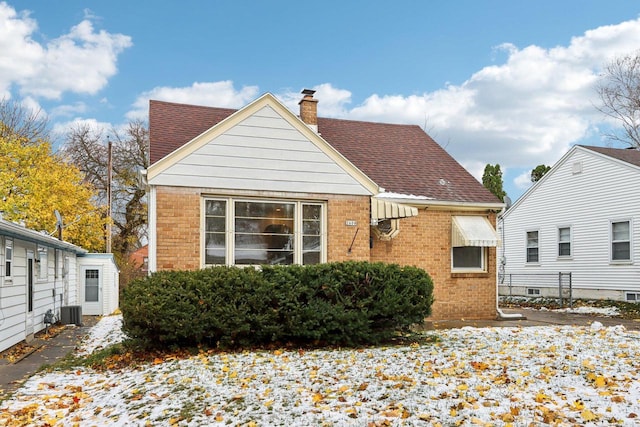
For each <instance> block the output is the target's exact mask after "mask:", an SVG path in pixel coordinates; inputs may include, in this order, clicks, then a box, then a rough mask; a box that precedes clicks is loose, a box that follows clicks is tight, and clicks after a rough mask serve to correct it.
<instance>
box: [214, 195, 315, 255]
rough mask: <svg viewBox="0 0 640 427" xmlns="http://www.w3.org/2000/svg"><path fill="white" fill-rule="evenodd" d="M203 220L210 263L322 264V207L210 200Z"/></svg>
mask: <svg viewBox="0 0 640 427" xmlns="http://www.w3.org/2000/svg"><path fill="white" fill-rule="evenodd" d="M204 220H205V224H204V230H205V231H204V248H205V254H204V261H205V264H206V265H215V264H229V265H260V264H294V263H295V264H317V263H319V262H322V258H323V253H324V243H323V238H322V236H323V232H322V230H323V228H324V223H323V205H322V204H318V203H305V202H297V201H261V200H234V199H231V198H229V199H207V200H205V206H204Z"/></svg>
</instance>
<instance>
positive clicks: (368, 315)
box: [121, 262, 433, 347]
mask: <svg viewBox="0 0 640 427" xmlns="http://www.w3.org/2000/svg"><path fill="white" fill-rule="evenodd" d="M432 303H433V283H432V281H431V278H430V277H429V275H428V274H427V273H426V272H425V271H424V270H421V269H419V268H416V267H400V266H398V265H396V264H383V263H368V262H344V263H329V264H317V265H310V266H299V265H291V266H263V267H262V268H261V269H260V270H256V269H253V268H237V267H213V268H207V269H203V270H198V271H174V272H158V273H155V274H153V275H151V276H150V277H147V278H144V279H139V280H136V281H134V282H131V283H130V284H129V285H128V286H127V287H126V288H125V289H124V291H123V295H122V299H121V310H122V313H123V318H124V326H123V329H124V331H125V332H126V334H127V335H128V336H129V337H131V338H134V339H136V340H138V341H140V342H142V343H144V344H146V345H151V346H164V345H194V344H200V343H208V344H214V343H215V344H220V345H222V346H226V347H227V346H251V345H262V344H266V343H272V342H279V343H296V344H304V343H316V344H317V343H321V344H332V345H333V344H339V345H357V344H369V343H378V342H380V341H382V340H386V339H388V338H390V337H392V336H393V335H394V334H395V333H396V332H397V331H398V330H403V329H406V328H408V327H409V326H411V325H413V324H416V323H420V322H422V321H423V320H424V318H425V317H427V316H428V315H429V314H431V304H432Z"/></svg>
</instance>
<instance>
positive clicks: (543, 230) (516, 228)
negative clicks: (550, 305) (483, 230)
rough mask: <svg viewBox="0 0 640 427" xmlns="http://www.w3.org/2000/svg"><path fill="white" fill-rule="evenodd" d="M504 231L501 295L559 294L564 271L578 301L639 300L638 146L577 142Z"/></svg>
mask: <svg viewBox="0 0 640 427" xmlns="http://www.w3.org/2000/svg"><path fill="white" fill-rule="evenodd" d="M498 232H499V233H501V235H502V238H503V245H502V251H503V252H502V257H501V258H499V262H500V259H501V260H502V262H503V263H504V273H505V274H504V280H502V279H500V278H499V284H498V285H499V293H500V295H510V294H511V295H528V296H534V295H535V296H543V297H544V296H558V279H557V275H558V273H560V272H562V273H571V277H572V288H573V297H574V298H591V299H614V300H628V301H640V151H638V150H632V149H615V148H603V147H589V146H574V147H573V148H572V149H571V150H570V151H569V152H568V153H567V154H565V155H564V156H563V157H562V158H561V159H560V160H559V161H558V162H557V163H556V164H555V165H554V166H553V167H552V168H551V170H550V171H549V172H548V173H547V174H546V175H545V176H544V177H543V178H542V179H541V180H540V181H538V182H537V183H535V184H534V185H533V186H532V187H531V188H530V189H529V190H528V191H527V192H526V193H525V194H524V195H523V196H522V197H521V198H520V199H518V201H517V202H516V203H514V205H513V206H512V207H511V208H510V209H508V210H507V211H506V212H505V213H504V214H503V215H502V218H501V220H500V219H499V220H498ZM543 274H544V275H547V276H542V275H543ZM538 275H540V276H538ZM567 285H568V282H567V281H566V280H563V286H565V287H566V286H567ZM565 296H566V294H565Z"/></svg>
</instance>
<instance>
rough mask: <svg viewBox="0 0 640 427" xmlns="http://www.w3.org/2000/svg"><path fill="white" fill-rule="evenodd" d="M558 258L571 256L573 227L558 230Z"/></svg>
mask: <svg viewBox="0 0 640 427" xmlns="http://www.w3.org/2000/svg"><path fill="white" fill-rule="evenodd" d="M558 256H561V257H569V256H571V227H561V228H558Z"/></svg>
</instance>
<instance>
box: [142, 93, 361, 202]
mask: <svg viewBox="0 0 640 427" xmlns="http://www.w3.org/2000/svg"><path fill="white" fill-rule="evenodd" d="M201 137H202V136H201ZM199 138H200V137H199ZM149 184H151V185H168V186H185V187H204V188H216V189H230V190H258V191H286V192H306V193H331V194H356V195H369V194H371V192H370V191H369V190H367V189H366V188H365V187H364V186H363V185H362V184H361V183H360V182H359V181H358V180H357V179H355V178H354V177H353V176H352V175H351V174H350V173H348V172H347V171H346V170H345V168H343V167H342V166H341V165H340V164H339V163H338V162H336V161H335V160H334V159H332V158H331V157H330V156H329V155H328V154H327V153H326V152H325V151H323V150H322V149H321V147H319V146H318V144H317V143H316V142H314V141H311V140H310V139H309V138H308V137H307V136H306V135H304V134H303V133H302V132H300V131H299V130H298V129H296V127H294V126H293V125H292V124H291V123H290V122H289V121H288V120H287V119H286V118H285V117H283V116H282V115H281V114H280V113H279V112H278V111H276V110H274V108H272V107H271V106H270V105H266V106H264V107H262V108H261V109H259V110H257V111H256V112H254V113H253V114H251V115H249V116H248V117H246V118H245V119H244V120H242V121H240V122H239V123H237V124H236V125H235V126H233V127H231V128H229V129H227V130H226V131H225V132H224V133H222V134H217V135H216V134H213V136H212V137H211V139H210V140H208V141H206V143H205V144H204V145H200V146H199V148H197V149H196V150H194V151H193V152H191V153H189V154H187V155H186V156H184V157H182V158H180V159H179V160H177V161H176V162H175V163H173V164H171V165H170V166H168V167H167V168H166V169H164V170H163V171H161V172H160V173H159V174H158V175H156V176H154V177H152V178H151V179H150V180H149Z"/></svg>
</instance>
